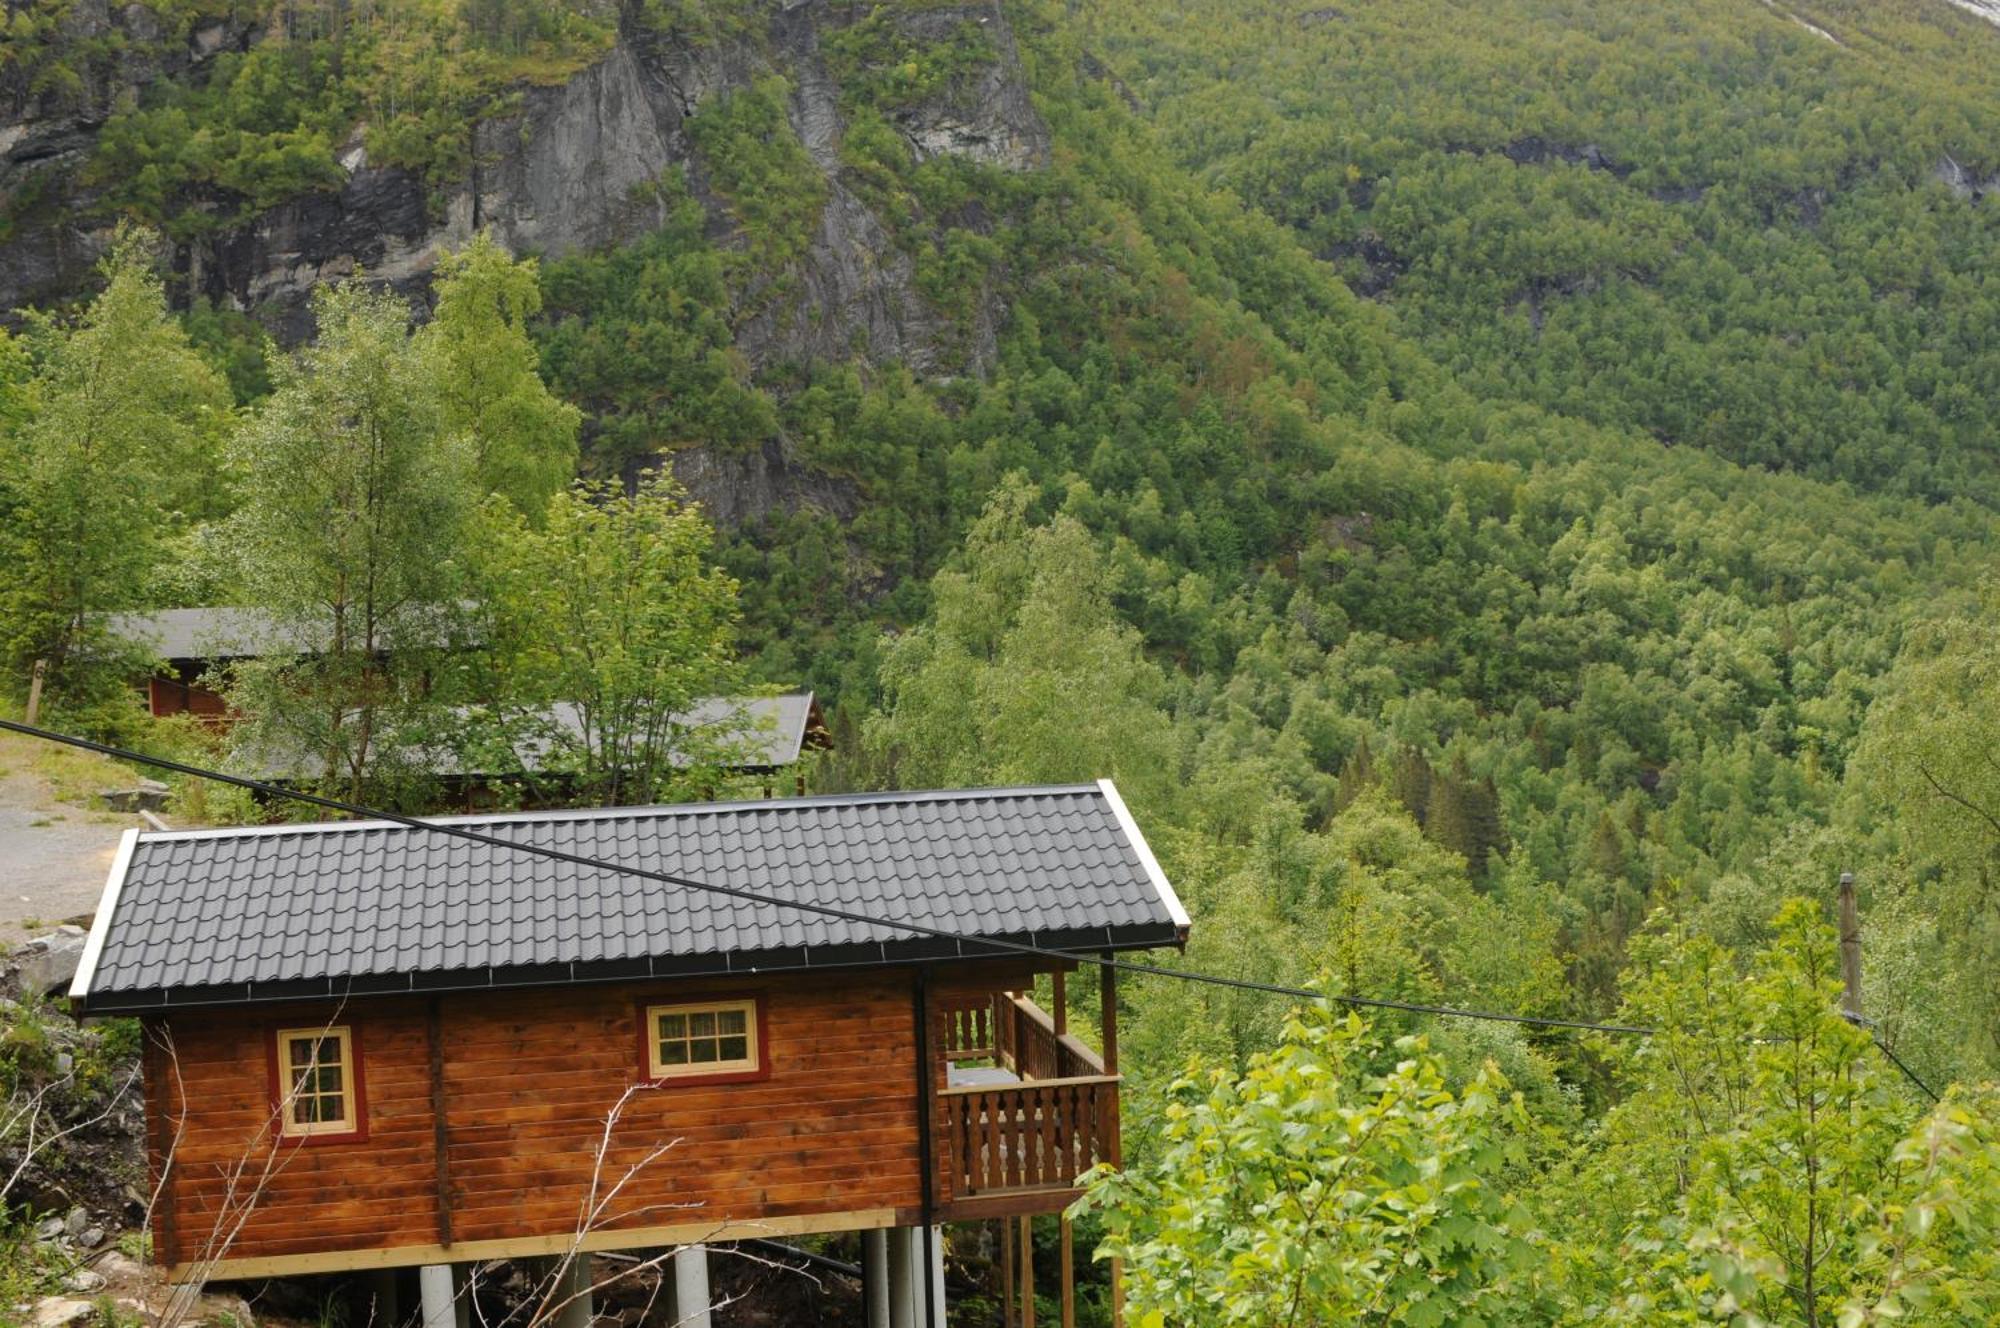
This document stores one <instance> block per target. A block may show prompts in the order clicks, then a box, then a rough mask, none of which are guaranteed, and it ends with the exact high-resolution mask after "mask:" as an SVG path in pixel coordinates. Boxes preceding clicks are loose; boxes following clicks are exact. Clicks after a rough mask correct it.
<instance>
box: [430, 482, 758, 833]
mask: <svg viewBox="0 0 2000 1328" xmlns="http://www.w3.org/2000/svg"><path fill="white" fill-rule="evenodd" d="M483 529H484V531H485V534H484V535H483V536H482V540H481V543H482V544H483V545H484V546H486V553H485V557H484V565H485V579H484V582H483V587H484V592H485V593H484V595H483V596H482V599H483V604H482V610H481V612H482V635H483V636H484V638H485V640H486V642H487V648H486V650H485V651H484V652H483V659H482V664H481V667H480V671H481V673H482V674H483V683H481V682H478V681H475V683H474V684H473V686H474V687H475V688H476V689H477V691H478V693H479V696H480V699H481V700H482V701H483V703H484V704H483V705H481V706H480V707H479V708H478V710H477V711H476V712H475V714H474V716H473V722H471V723H469V724H467V725H463V726H461V727H463V728H464V729H465V731H466V732H468V733H470V734H474V735H483V737H484V738H485V739H486V740H487V741H488V742H489V743H490V742H492V741H493V740H494V739H496V738H497V741H498V746H499V749H500V755H501V759H502V760H503V761H506V762H510V763H511V765H512V768H513V769H515V770H516V771H518V772H520V773H522V774H523V775H526V774H528V773H529V771H530V770H531V769H532V770H533V771H534V772H536V773H540V774H546V775H554V776H559V777H562V778H564V779H565V780H567V781H568V782H570V783H572V784H573V785H574V790H573V794H572V796H574V797H575V798H576V799H577V800H580V801H582V802H586V803H597V804H600V805H604V806H615V805H618V804H620V803H625V802H633V801H644V800H648V799H656V798H660V797H662V796H665V795H666V794H667V793H668V792H670V791H671V790H672V788H673V787H674V786H675V785H676V783H677V782H678V783H683V784H685V783H688V782H689V781H691V780H692V781H704V780H712V778H713V773H712V772H713V767H714V764H715V763H716V761H717V760H719V759H722V758H724V757H727V756H728V755H730V753H729V752H727V751H726V750H723V748H725V747H727V745H728V741H729V735H718V736H719V738H720V739H721V745H720V746H717V747H716V748H715V749H714V750H709V749H708V746H709V745H708V744H707V743H706V742H705V740H704V737H703V735H702V734H699V733H696V732H693V731H691V730H690V727H689V726H688V724H687V723H686V722H685V720H686V716H687V713H688V711H689V709H690V707H691V706H692V705H693V703H694V702H696V701H697V700H699V699H701V698H703V697H707V696H712V695H715V694H716V693H718V692H721V691H724V690H726V689H727V688H729V687H730V686H732V685H733V684H734V683H735V682H736V680H737V671H736V668H735V664H734V644H735V629H736V620H737V604H736V583H735V581H734V580H732V579H731V578H730V577H729V576H728V574H727V573H725V572H724V571H723V570H722V569H721V568H719V567H717V566H716V565H715V564H714V538H715V533H714V531H713V530H712V529H711V528H710V526H709V524H708V521H707V520H706V518H704V517H703V516H702V514H701V511H700V509H698V508H696V507H693V506H691V505H689V504H688V503H686V502H685V501H684V499H683V496H682V494H681V492H680V490H679V489H678V488H677V487H675V486H674V484H673V482H672V481H671V480H670V479H667V478H665V477H662V476H659V475H648V476H645V477H643V478H642V480H641V482H640V484H639V486H638V487H637V489H636V490H634V491H632V492H629V493H628V492H626V491H625V490H624V489H622V488H620V487H618V486H616V485H613V484H604V483H585V482H579V483H577V484H575V485H573V486H571V487H570V488H568V489H566V490H563V491H562V492H560V493H558V494H556V495H555V497H553V498H552V499H550V500H549V503H548V506H547V508H546V511H545V514H544V518H543V521H542V523H541V524H540V525H539V526H532V525H530V524H529V523H528V522H527V521H526V520H525V519H524V518H523V517H521V516H520V515H519V514H518V513H516V512H514V511H513V510H511V508H508V507H506V506H504V505H501V504H500V503H498V502H497V500H495V501H489V503H488V504H487V509H486V511H485V513H484V524H483ZM737 736H739V737H747V736H749V735H737ZM491 760H492V749H491V748H490V747H489V751H488V756H487V760H486V761H482V762H481V763H480V764H481V765H483V766H484V768H488V769H491V768H492V765H491V764H490V762H491ZM704 766H706V767H708V769H707V771H704V770H703V769H702V767H704Z"/></svg>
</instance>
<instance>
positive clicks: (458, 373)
mask: <svg viewBox="0 0 2000 1328" xmlns="http://www.w3.org/2000/svg"><path fill="white" fill-rule="evenodd" d="M436 301H437V307H436V308H435V309H434V310H433V311H432V314H431V321H430V322H429V323H428V324H426V325H425V327H424V328H423V330H422V331H421V332H420V333H419V334H418V341H419V343H420V344H419V347H418V350H419V353H420V354H422V355H424V356H426V357H428V359H429V364H428V365H427V368H428V372H429V374H430V376H431V378H432V380H433V381H434V382H435V383H436V384H437V391H438V394H439V395H438V403H439V413H438V425H439V427H440V428H441V429H443V430H444V431H445V432H446V433H448V434H453V435H458V436H462V437H463V438H464V439H465V440H466V442H467V444H468V445H469V447H470V449H471V452H472V467H473V474H474V476H475V477H476V480H477V483H478V484H479V486H480V487H481V488H482V489H485V490H488V491H490V492H493V493H497V494H501V495H503V496H504V497H506V498H507V499H508V500H509V501H510V502H512V503H513V504H514V506H515V507H517V508H519V509H520V510H521V511H522V512H524V513H527V514H529V515H530V516H531V517H533V518H536V519H539V518H540V516H541V514H542V513H543V511H544V510H545V509H546V508H547V505H548V501H549V498H550V496H551V495H553V494H554V493H556V492H557V491H558V490H560V489H561V488H562V487H563V486H564V485H565V484H567V483H568V482H569V480H570V478H571V477H572V476H573V475H575V473H576V431H577V425H578V423H579V422H580V420H581V412H579V411H578V410H577V408H576V407H575V406H572V405H570V404H569V403H568V402H566V401H563V400H561V399H560V398H558V397H556V396H554V395H553V394H551V393H550V391H549V389H548V388H547V387H546V386H545V385H544V384H543V382H542V380H541V377H540V375H539V374H538V373H537V371H536V370H537V364H538V357H537V355H536V352H535V347H534V344H533V343H532V342H531V341H530V340H529V339H528V332H527V324H528V320H529V319H530V318H532V317H534V315H535V314H536V313H538V312H539V311H540V310H541V307H542V290H541V285H540V282H539V281H538V280H537V274H536V269H535V262H534V260H533V259H528V260H525V261H522V262H515V261H514V260H513V259H512V258H511V257H509V256H508V254H507V251H506V250H504V249H502V248H501V247H500V246H499V245H498V244H496V243H494V241H493V239H492V237H491V236H490V235H484V234H482V235H480V236H479V237H478V238H476V239H475V240H474V241H473V242H472V244H471V245H470V246H468V247H467V248H465V249H464V250H461V251H460V252H458V253H455V254H447V255H445V256H444V258H443V259H441V260H440V261H439V263H438V283H437V290H436Z"/></svg>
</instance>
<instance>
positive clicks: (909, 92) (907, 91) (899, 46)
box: [824, 0, 996, 111]
mask: <svg viewBox="0 0 2000 1328" xmlns="http://www.w3.org/2000/svg"><path fill="white" fill-rule="evenodd" d="M926 7H927V6H926V5H924V4H922V3H917V4H911V3H908V2H907V0H905V2H904V3H889V4H877V5H875V6H874V8H873V9H872V10H871V11H870V12H869V14H868V16H867V17H866V18H864V19H862V20H861V21H860V22H858V23H852V24H849V25H848V26H847V27H845V28H842V29H840V30H839V31H838V32H835V33H833V34H831V35H830V36H829V37H828V38H827V39H826V42H825V46H824V49H825V51H826V56H827V71H828V72H829V73H831V74H832V75H833V77H834V79H835V80H836V81H837V82H838V83H839V84H840V88H841V93H842V96H843V98H844V99H845V100H846V102H847V104H848V106H849V108H850V109H853V108H855V107H861V106H867V107H872V108H874V109H876V110H883V111H887V110H894V109H895V108H897V107H901V106H909V105H914V104H916V103H918V102H923V101H928V100H930V99H932V98H934V97H937V96H939V95H940V94H946V93H949V92H951V91H954V90H955V89H956V88H957V85H958V84H959V81H960V80H961V79H962V78H964V76H965V75H966V74H968V73H970V72H971V71H973V70H976V69H985V68H989V67H990V66H991V65H992V64H993V61H994V57H995V54H996V52H995V50H994V47H993V43H992V41H991V40H990V39H989V38H988V36H987V33H986V27H985V25H984V24H983V23H980V22H975V21H974V20H972V19H969V18H968V19H961V20H960V21H959V22H958V23H957V24H955V25H954V26H953V28H952V30H951V34H950V36H949V37H947V38H945V39H943V40H939V39H937V38H936V37H935V36H934V35H925V36H921V37H919V36H914V35H912V33H911V31H910V27H909V24H908V22H907V20H908V18H909V17H910V16H912V14H921V13H922V11H923V10H924V9H925V8H926Z"/></svg>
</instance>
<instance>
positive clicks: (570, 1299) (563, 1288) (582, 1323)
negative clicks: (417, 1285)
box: [424, 1254, 597, 1328]
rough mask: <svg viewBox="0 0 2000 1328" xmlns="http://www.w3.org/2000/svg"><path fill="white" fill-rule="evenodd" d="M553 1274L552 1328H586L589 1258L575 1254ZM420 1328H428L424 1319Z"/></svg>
mask: <svg viewBox="0 0 2000 1328" xmlns="http://www.w3.org/2000/svg"><path fill="white" fill-rule="evenodd" d="M554 1271H555V1272H556V1273H557V1276H556V1284H555V1287H554V1288H553V1289H552V1290H551V1291H550V1292H549V1303H550V1307H551V1308H553V1309H554V1310H555V1315H556V1317H555V1328H590V1321H591V1320H592V1319H593V1318H595V1317H596V1313H597V1311H596V1307H595V1306H593V1305H592V1304H591V1292H590V1286H591V1283H590V1256H589V1255H588V1254H579V1255H577V1256H575V1257H574V1258H572V1259H571V1260H570V1261H569V1263H568V1264H567V1265H566V1266H565V1265H561V1264H557V1265H556V1267H555V1269H554ZM424 1328H431V1324H430V1322H429V1321H428V1320H426V1321H425V1323H424Z"/></svg>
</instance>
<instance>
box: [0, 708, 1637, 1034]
mask: <svg viewBox="0 0 2000 1328" xmlns="http://www.w3.org/2000/svg"><path fill="white" fill-rule="evenodd" d="M0 729H4V730H7V731H9V732H13V733H19V734H22V735H24V736H26V737H31V738H40V739H43V740H44V741H47V742H55V743H61V744H63V745H64V746H68V747H77V748H81V749H82V750H84V751H87V752H96V753H98V754H99V755H101V756H109V757H113V758H115V759H117V760H120V761H130V762H133V763H135V764H138V765H146V766H152V767H154V768H155V769H159V770H167V771H171V772H173V773H175V774H180V775H188V776H190V777H193V778H196V779H208V780H214V781H216V782H218V783H223V784H230V785H233V786H235V787H237V788H241V789H247V790H249V791H250V792H253V793H262V794H264V795H266V796H268V797H274V798H286V799H290V800H291V801H294V802H303V803H308V804H310V805H312V806H315V807H324V808H326V809H327V810H329V811H336V812H343V813H345V814H347V815H350V816H356V817H359V818H361V819H364V820H370V821H387V822H389V823H390V824H392V825H400V826H405V827H407V828H409V829H412V830H428V831H431V832H432V833H434V834H440V835H445V836H448V837H450V838H453V839H461V840H465V841H467V842H469V843H474V844H482V845H485V846H487V847H489V848H499V849H505V850H509V851H511V852H515V853H526V854H529V855H531V856H534V857H539V858H548V859H550V860H552V861H556V862H566V863H569V864H571V865H573V866H579V867H586V868H590V869H592V870H596V871H609V872H622V873H624V874H625V875H627V876H634V877H638V878H639V879H641V880H647V881H657V882H659V883H660V884H662V885H671V886H675V887H677V888H679V889H684V890H698V891H703V892H705V893H708V894H716V895H723V896H726V897H728V898H731V899H739V900H742V901H744V902H745V903H751V904H763V905H767V906H770V907H773V908H789V909H794V910H796V911H799V912H802V913H812V914H816V915H818V916H820V917H825V918H833V919H836V920H838V921H841V922H851V923H857V924H860V925H863V926H869V927H888V928H892V929H895V930H898V931H905V932H909V933H910V934H912V935H915V936H922V937H927V938H929V939H932V940H944V941H951V942H953V943H954V944H957V945H975V946H981V947H984V948H985V949H988V950H991V951H994V952H996V953H1002V954H1019V955H1028V956H1031V957H1034V958H1042V959H1057V960H1061V961H1063V962H1065V963H1074V964H1090V965H1095V966H1096V967H1099V968H1109V969H1112V970H1115V971H1117V972H1123V973H1137V974H1145V975H1148V976H1152V977H1166V978H1174V979H1176V980H1178V981H1182V982H1197V983H1203V984H1206V985H1208V986H1212V987H1227V988H1233V989H1235V990H1238V991H1256V992H1265V993H1268V994H1271V995H1276V996H1291V997H1294V998H1297V999H1299V1000H1309V1001H1318V1000H1326V1001H1335V1002H1338V1003H1340V1004H1343V1005H1351V1006H1359V1007H1363V1008H1366V1009H1375V1010H1400V1011H1405V1012H1407V1013H1411V1014H1434V1015H1441V1016H1445V1017H1449V1018H1455V1019H1484V1020H1489V1021H1492V1022H1495V1023H1507V1024H1524V1025H1527V1026H1529V1027H1532V1028H1569V1029H1578V1030H1583V1031H1587V1032H1596V1033H1621V1034H1629V1035H1635V1036H1641V1037H1643V1036H1646V1035H1648V1034H1650V1033H1652V1032H1653V1031H1654V1030H1652V1029H1650V1028H1641V1027H1638V1026H1636V1025H1630V1024H1608V1023H1594V1022H1591V1021H1589V1020H1584V1019H1556V1018H1550V1017H1547V1016H1542V1015H1528V1014H1510V1013H1507V1012H1504V1011H1499V1010H1475V1009H1467V1008H1463V1007H1459V1006H1450V1005H1427V1004H1424V1003H1421V1002H1417V1001H1397V1000H1386V999H1378V998H1375V997H1369V996H1349V995H1343V994H1341V993H1337V992H1325V991H1314V990H1312V989H1311V988H1309V987H1291V986H1286V985H1284V984H1282V983H1276V982H1257V981H1253V980H1251V979H1249V978H1230V977H1222V976H1220V975H1218V974H1214V973H1198V972H1195V971H1194V970H1192V969H1180V968H1164V967H1159V966H1156V965H1153V964H1137V963H1133V962H1131V961H1130V960H1125V959H1116V958H1112V957H1109V956H1106V955H1099V954H1092V953H1087V952H1077V951H1071V950H1057V949H1052V948H1050V947H1047V946H1040V945H1029V944H1026V943H1024V942H1019V941H1007V940H1001V939H999V938H997V937H984V936H980V937H973V936H963V935H960V934H959V933H957V932H952V931H947V930H945V929H944V928H941V927H930V926H926V925H924V924H923V923H920V922H904V921H898V920H893V919H889V918H881V917H876V916H874V915H872V914H868V913H861V912H857V911H855V910H852V909H845V908H840V907H837V906H835V905H832V904H816V903H813V902H811V901H808V900H802V899H782V898H775V897H773V896H770V895H766V894H759V893H758V892H756V891H754V890H745V889H741V888H739V887H737V886H730V885H718V884H716V883H714V882H712V881H699V880H695V879H694V878H692V877H687V876H677V875H675V874H673V873H671V872H663V871H655V870H653V869H651V868H648V867H638V866H633V865H631V864H629V863H621V862H608V861H606V860H604V859H602V858H592V857H588V856H586V855H584V854H581V853H570V852H567V851H565V850H563V849H557V848H548V847H546V846H544V845H540V844H528V843H522V842H520V841H518V840H512V839H503V838H501V837H500V836H498V835H488V834H482V833H480V832H479V831H477V830H474V829H471V828H469V827H467V826H464V825H458V824H454V823H453V822H450V821H432V820H425V819H423V818H421V817H416V816H405V815H403V814H401V813H399V812H387V811H382V810H380V809H378V808H374V807H367V806H363V805H361V804H359V803H352V802H345V801H342V800H341V799H339V798H329V797H325V796H322V795H321V794H317V793H307V792H305V791H304V790H302V789H290V788H286V787H284V786H283V785H280V784H272V783H268V782H266V781H264V780H261V779H251V778H248V777H247V776H243V775H232V774H228V773H226V772H224V771H221V770H212V769H209V768H207V767H204V766H198V765H192V764H189V763H188V762H185V761H176V760H173V759H171V758H169V757H164V756H149V755H147V754H145V753H143V752H135V751H132V750H130V749H129V748H124V747H114V746H112V745H111V744H109V743H103V742H96V741H93V740H91V739H89V738H80V737H76V736H75V735H73V734H68V733H58V732H56V731H55V730H53V729H44V728H40V727H37V726H35V725H33V724H23V723H20V722H18V721H16V720H11V719H0Z"/></svg>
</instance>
